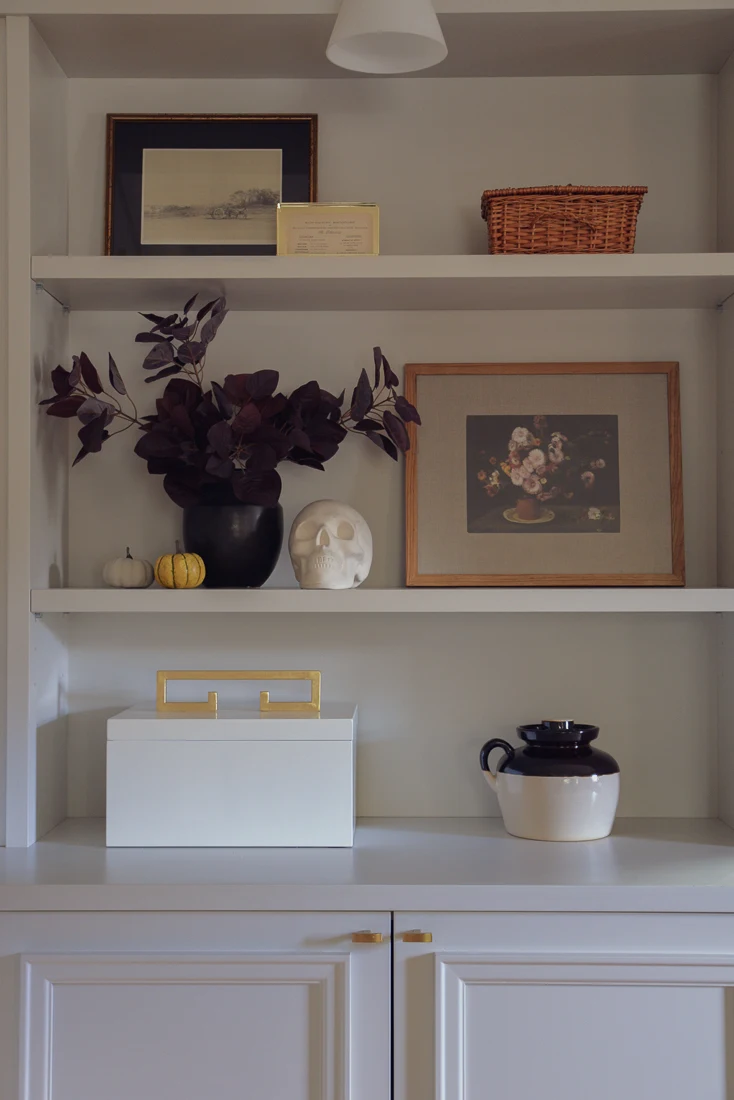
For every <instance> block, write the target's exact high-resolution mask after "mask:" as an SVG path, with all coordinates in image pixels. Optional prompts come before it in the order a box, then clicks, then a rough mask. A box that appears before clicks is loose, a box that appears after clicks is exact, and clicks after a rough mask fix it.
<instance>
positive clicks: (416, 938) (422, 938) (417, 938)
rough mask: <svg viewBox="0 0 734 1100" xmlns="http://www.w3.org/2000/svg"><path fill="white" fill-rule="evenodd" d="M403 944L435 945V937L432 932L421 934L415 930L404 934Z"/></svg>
mask: <svg viewBox="0 0 734 1100" xmlns="http://www.w3.org/2000/svg"><path fill="white" fill-rule="evenodd" d="M403 943H433V935H432V934H431V933H430V932H419V931H418V930H417V929H414V930H412V931H410V932H403Z"/></svg>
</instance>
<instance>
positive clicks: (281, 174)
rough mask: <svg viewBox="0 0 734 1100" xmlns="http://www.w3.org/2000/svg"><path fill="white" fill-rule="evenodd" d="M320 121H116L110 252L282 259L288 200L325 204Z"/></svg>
mask: <svg viewBox="0 0 734 1100" xmlns="http://www.w3.org/2000/svg"><path fill="white" fill-rule="evenodd" d="M317 122H318V120H317V117H316V115H108V116H107V203H106V212H107V214H106V225H105V251H106V253H107V255H108V256H128V255H145V256H150V255H179V256H202V255H210V256H211V255H260V256H262V255H273V256H274V255H275V251H276V215H277V209H278V203H279V202H315V201H316V153H317Z"/></svg>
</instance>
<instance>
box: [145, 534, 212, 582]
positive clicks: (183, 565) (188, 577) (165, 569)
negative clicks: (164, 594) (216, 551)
mask: <svg viewBox="0 0 734 1100" xmlns="http://www.w3.org/2000/svg"><path fill="white" fill-rule="evenodd" d="M205 576H206V566H205V565H204V562H203V561H202V559H201V558H200V557H199V555H198V554H186V553H183V552H182V551H181V547H180V546H179V544H178V542H176V552H175V554H162V555H161V557H160V558H158V561H157V562H156V563H155V579H156V580H157V581H158V584H160V585H162V586H163V588H198V587H199V585H200V584H201V583H202V582H203V580H204V577H205Z"/></svg>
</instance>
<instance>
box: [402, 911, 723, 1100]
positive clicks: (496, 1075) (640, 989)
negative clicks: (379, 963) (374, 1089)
mask: <svg viewBox="0 0 734 1100" xmlns="http://www.w3.org/2000/svg"><path fill="white" fill-rule="evenodd" d="M398 917H399V915H396V933H395V1047H394V1057H395V1100H488V1098H489V1097H491V1100H538V1098H539V1097H543V1100H589V1097H592V1096H593V1098H594V1100H620V1097H624V1100H653V1098H655V1097H664V1098H665V1100H693V1098H694V1097H695V1100H731V1098H732V1097H734V1043H733V1042H732V1039H733V1037H734V952H733V953H732V955H731V956H729V955H726V956H716V955H706V954H700V953H697V954H690V955H685V954H682V953H681V954H673V955H670V954H657V953H656V952H654V951H649V952H635V953H622V952H616V951H614V949H613V944H611V943H610V951H609V952H608V953H593V954H592V953H587V952H584V951H581V950H579V951H573V950H562V951H559V952H558V953H557V954H551V953H550V952H546V951H532V950H531V949H530V948H531V946H532V945H531V944H528V945H527V947H526V950H525V951H524V952H517V951H513V950H503V946H502V944H501V943H493V942H491V941H490V942H487V941H485V942H474V943H460V942H459V941H460V940H461V938H462V937H461V931H462V930H461V927H460V918H457V920H458V921H459V927H458V933H459V934H457V935H456V936H453V937H452V936H451V934H450V930H449V928H447V925H448V926H450V924H451V921H450V920H448V919H446V920H444V922H443V934H442V935H439V936H436V935H435V934H434V935H433V940H432V942H431V943H430V944H429V943H425V942H424V943H419V942H416V939H415V938H414V936H415V933H417V932H418V931H423V930H428V929H430V928H431V924H432V921H431V917H430V916H429V915H424V916H422V917H419V919H418V920H417V921H411V922H410V924H413V923H415V924H416V925H420V928H418V927H416V928H415V929H413V928H410V927H405V926H403V929H402V930H401V929H400V928H399V926H398V925H399V920H398ZM538 919H540V918H538ZM622 919H623V918H622ZM406 932H407V933H408V939H407V941H406V940H405V939H404V938H403V937H404V935H405V933H406ZM452 940H453V942H452Z"/></svg>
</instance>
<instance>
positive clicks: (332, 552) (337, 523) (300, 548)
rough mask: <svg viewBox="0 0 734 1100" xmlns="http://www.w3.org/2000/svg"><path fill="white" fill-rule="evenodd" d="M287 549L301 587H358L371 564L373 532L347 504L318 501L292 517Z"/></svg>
mask: <svg viewBox="0 0 734 1100" xmlns="http://www.w3.org/2000/svg"><path fill="white" fill-rule="evenodd" d="M288 552H289V553H290V556H291V562H292V564H293V572H294V573H295V574H296V580H297V581H298V583H299V584H300V586H301V588H356V587H357V586H358V585H360V584H361V583H362V581H364V580H366V578H367V574H368V573H369V571H370V566H371V565H372V532H371V531H370V529H369V527H368V526H367V521H366V520H365V519H364V517H363V516H360V514H359V512H357V511H356V510H355V509H354V508H351V507H350V506H349V505H348V504H342V503H341V502H340V501H338V500H315V501H314V502H313V504H307V505H306V507H305V508H304V509H302V511H300V512H299V513H298V515H297V516H296V518H295V519H294V520H293V526H292V527H291V533H290V536H289V538H288Z"/></svg>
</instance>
